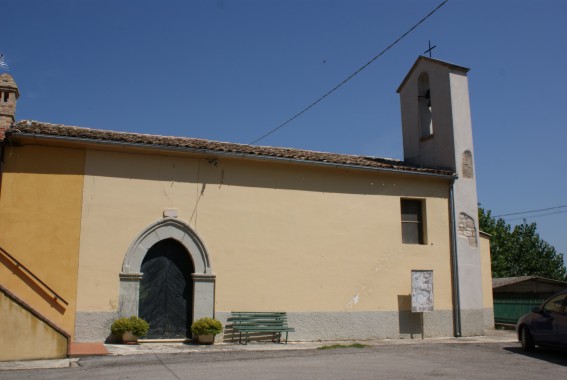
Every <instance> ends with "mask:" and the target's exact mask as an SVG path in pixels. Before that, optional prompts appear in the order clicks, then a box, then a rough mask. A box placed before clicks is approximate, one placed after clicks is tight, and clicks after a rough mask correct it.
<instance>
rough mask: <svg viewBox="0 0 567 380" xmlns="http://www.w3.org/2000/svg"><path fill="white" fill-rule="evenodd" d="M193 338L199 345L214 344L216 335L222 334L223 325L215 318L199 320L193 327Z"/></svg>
mask: <svg viewBox="0 0 567 380" xmlns="http://www.w3.org/2000/svg"><path fill="white" fill-rule="evenodd" d="M191 332H192V333H193V338H195V337H196V338H197V343H199V344H213V343H214V341H215V335H217V334H220V333H221V332H222V323H220V321H218V320H216V319H214V318H208V317H205V318H201V319H197V320H196V321H195V322H193V324H192V325H191Z"/></svg>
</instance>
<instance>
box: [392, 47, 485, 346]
mask: <svg viewBox="0 0 567 380" xmlns="http://www.w3.org/2000/svg"><path fill="white" fill-rule="evenodd" d="M468 71H469V69H468V68H466V67H462V66H457V65H454V64H451V63H447V62H444V61H440V60H437V59H432V58H428V57H424V56H421V57H419V58H418V59H417V61H416V62H415V64H414V65H413V67H412V68H411V69H410V71H409V73H408V74H407V76H406V77H405V79H404V80H403V82H402V84H401V85H400V87H399V88H398V93H399V94H400V102H401V111H402V133H403V146H404V161H405V162H407V163H408V164H412V165H415V166H419V167H426V168H438V169H448V170H451V171H452V172H453V173H455V174H456V179H455V180H454V183H453V184H452V186H451V191H450V194H449V198H450V203H451V205H450V206H451V218H452V223H453V233H452V242H453V244H452V245H453V249H452V251H453V252H452V254H453V282H454V284H453V285H454V289H453V293H454V300H455V301H454V304H455V305H454V308H455V310H456V311H457V314H455V313H454V319H455V324H456V327H455V333H456V335H457V336H459V335H461V334H462V335H465V336H467V335H482V334H484V325H485V324H484V320H485V309H484V304H483V296H482V268H481V260H480V259H481V257H480V247H479V246H480V242H479V227H478V203H477V192H476V179H475V174H476V173H475V170H474V149H473V137H472V124H471V114H470V104H469V89H468V79H467V73H468ZM455 285H456V286H455ZM489 310H490V309H487V311H486V320H487V325H488V324H489V323H490V322H489V321H490V318H491V315H489V314H491V312H490V311H489Z"/></svg>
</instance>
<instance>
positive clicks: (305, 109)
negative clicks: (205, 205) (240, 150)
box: [250, 0, 449, 145]
mask: <svg viewBox="0 0 567 380" xmlns="http://www.w3.org/2000/svg"><path fill="white" fill-rule="evenodd" d="M448 1H449V0H444V1H443V2H442V3H441V4H439V5H438V6H437V7H436V8H435V9H433V10H432V11H431V12H429V13H428V14H427V15H426V16H425V17H423V18H422V19H421V20H419V21H418V22H417V23H416V24H415V25H414V26H412V27H411V28H410V29H409V30H408V31H407V32H405V33H404V34H402V35H401V36H400V37H398V39H397V40H395V41H394V42H392V43H391V44H390V45H388V46H387V47H386V48H385V49H384V50H382V51H381V52H380V53H378V54H377V55H375V56H374V57H373V58H372V59H371V60H370V61H368V62H366V63H365V64H364V65H363V66H362V67H360V68H359V69H358V70H356V71H355V72H354V73H352V74H350V75H349V76H348V77H347V78H346V79H345V80H343V81H342V82H341V83H339V84H338V85H336V86H335V87H333V88H332V89H331V90H329V91H328V92H327V93H325V94H324V95H323V96H321V97H320V98H319V99H317V100H315V101H314V102H313V103H311V104H310V105H308V106H307V107H305V108H304V109H303V110H301V111H300V112H298V113H296V114H295V115H294V116H292V117H290V118H289V119H287V120H286V121H285V122H283V123H282V124H280V125H278V126H277V127H276V128H274V129H272V130H271V131H269V132H267V133H265V134H264V135H262V136H261V137H259V138H257V139H256V140H254V141H252V142H251V143H250V145H254V144H256V143H257V142H258V141H260V140H263V139H265V138H266V137H268V136H270V135H271V134H272V133H274V132H276V131H278V130H280V129H281V128H283V127H285V126H286V125H287V124H289V123H291V122H292V121H293V120H295V119H297V118H298V117H299V116H301V115H303V114H304V113H305V112H307V111H308V110H310V109H311V108H313V107H314V106H316V105H317V104H318V103H319V102H321V101H322V100H323V99H325V98H326V97H327V96H329V95H331V94H332V93H333V92H335V91H337V90H338V89H339V88H340V87H341V86H342V85H344V84H345V83H347V82H348V81H350V80H351V79H352V78H354V77H355V76H356V75H358V74H359V73H360V72H361V71H362V70H364V69H365V68H367V67H368V66H370V64H371V63H373V62H374V61H376V60H377V59H378V58H380V57H381V56H382V55H383V54H384V53H386V52H387V51H388V50H390V49H391V48H392V47H394V46H395V45H396V44H397V43H398V42H400V41H401V40H402V39H403V38H404V37H406V36H407V35H408V34H410V33H411V32H413V31H414V30H415V29H416V28H417V27H418V26H419V25H421V24H422V23H423V22H424V21H425V20H427V19H428V18H429V17H431V16H432V15H433V14H434V13H435V12H437V11H438V10H439V8H441V7H442V6H443V5H445V4H446V3H447V2H448Z"/></svg>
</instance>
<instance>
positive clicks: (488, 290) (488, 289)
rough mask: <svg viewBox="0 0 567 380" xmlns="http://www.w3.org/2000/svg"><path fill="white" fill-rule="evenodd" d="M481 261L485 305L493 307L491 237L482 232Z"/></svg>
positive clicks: (488, 307)
mask: <svg viewBox="0 0 567 380" xmlns="http://www.w3.org/2000/svg"><path fill="white" fill-rule="evenodd" d="M480 263H481V266H482V298H483V302H484V307H485V308H486V309H492V308H493V307H494V302H493V299H492V261H491V257H490V237H489V236H487V235H484V234H480Z"/></svg>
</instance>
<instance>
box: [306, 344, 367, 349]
mask: <svg viewBox="0 0 567 380" xmlns="http://www.w3.org/2000/svg"><path fill="white" fill-rule="evenodd" d="M364 347H368V346H367V345H366V344H361V343H353V344H349V345H346V344H332V345H330V346H321V347H317V349H318V350H334V349H336V348H364Z"/></svg>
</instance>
